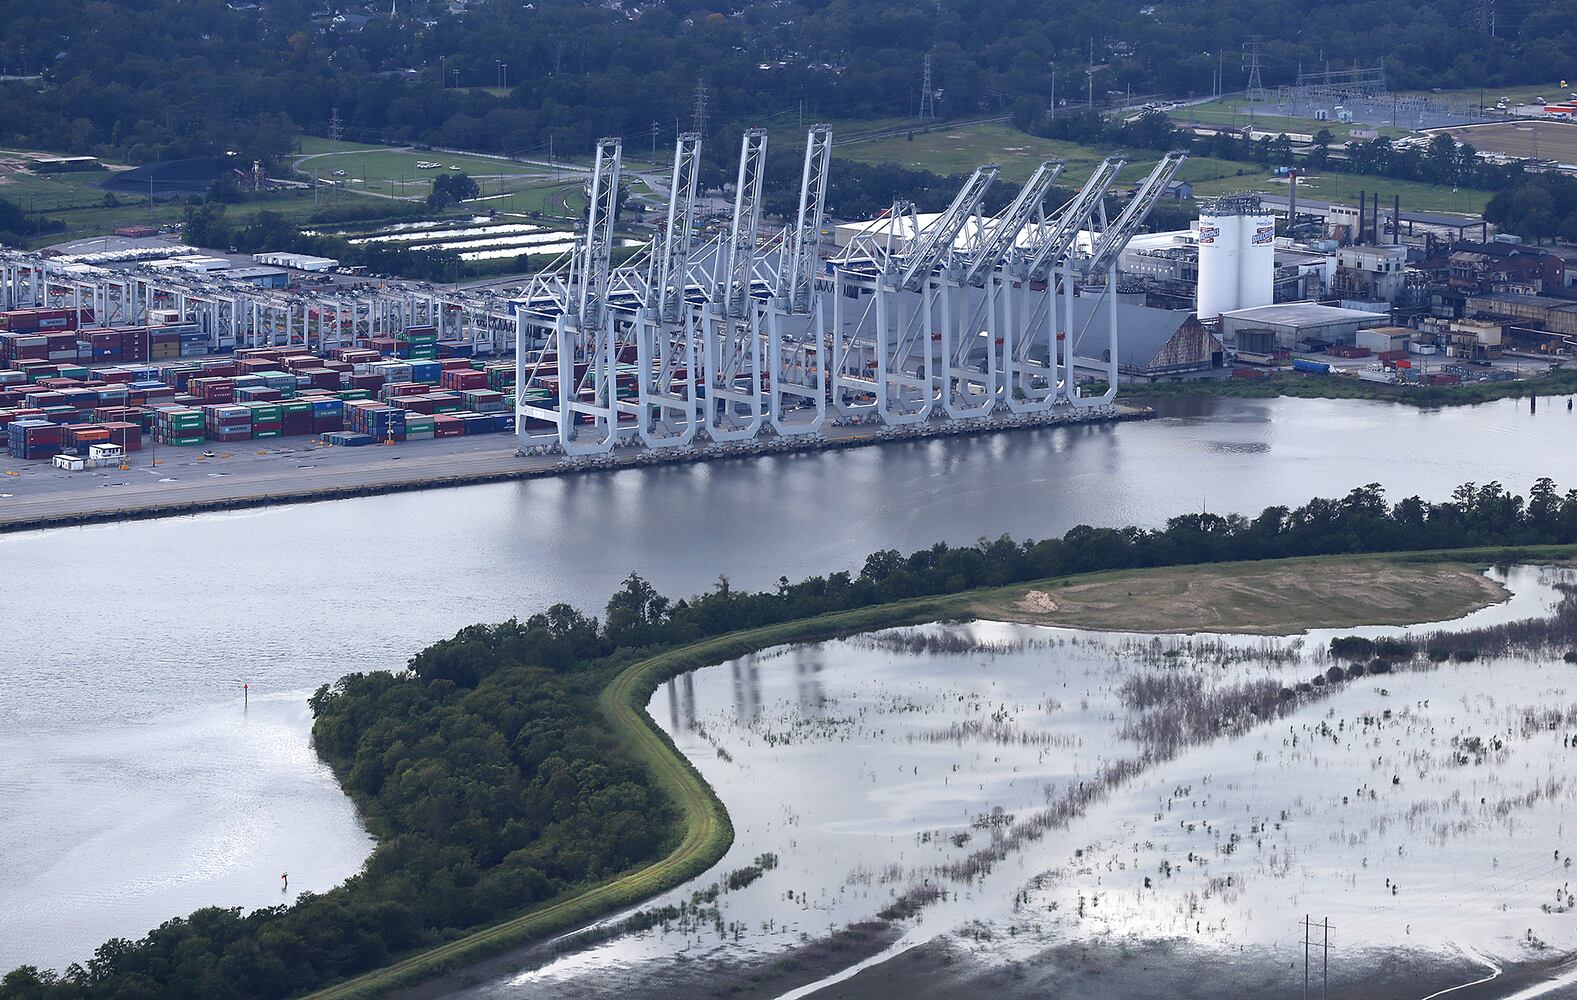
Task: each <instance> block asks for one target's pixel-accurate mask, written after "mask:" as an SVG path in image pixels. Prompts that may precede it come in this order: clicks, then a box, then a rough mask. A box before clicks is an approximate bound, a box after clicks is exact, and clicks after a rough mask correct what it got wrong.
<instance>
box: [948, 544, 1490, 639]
mask: <svg viewBox="0 0 1577 1000" xmlns="http://www.w3.org/2000/svg"><path fill="white" fill-rule="evenodd" d="M1016 593H1017V596H1013V594H1009V595H1005V596H1004V597H1000V598H996V599H994V600H988V601H982V602H981V603H980V604H979V605H978V606H977V610H978V613H979V615H980V617H982V618H993V619H995V618H1006V619H1009V620H1012V621H1025V622H1030V623H1031V624H1037V625H1066V626H1072V627H1078V628H1092V629H1100V630H1105V631H1130V632H1132V631H1139V632H1201V631H1232V632H1250V633H1257V634H1265V635H1285V634H1287V633H1288V632H1295V631H1300V630H1302V629H1307V628H1347V627H1350V626H1356V625H1411V624H1415V623H1417V622H1421V621H1445V620H1448V619H1452V618H1459V617H1461V616H1462V615H1465V614H1467V613H1468V612H1469V611H1474V610H1477V609H1478V608H1481V607H1486V606H1488V605H1490V604H1493V603H1495V602H1497V601H1500V600H1503V599H1505V598H1506V597H1507V596H1508V595H1507V593H1506V590H1505V588H1503V587H1501V586H1500V585H1499V584H1497V583H1494V582H1492V581H1490V580H1488V579H1486V578H1485V577H1483V576H1482V575H1480V574H1479V573H1478V572H1477V571H1476V570H1474V569H1473V568H1472V567H1470V566H1467V565H1465V564H1461V563H1433V564H1430V565H1419V564H1406V563H1396V562H1392V561H1390V560H1386V559H1372V558H1369V559H1311V560H1293V561H1288V562H1273V563H1232V564H1228V565H1225V566H1188V567H1182V568H1177V569H1157V570H1139V571H1134V572H1123V573H1100V574H1096V575H1093V576H1089V577H1082V578H1075V579H1072V580H1065V581H1061V582H1060V583H1059V585H1058V586H1054V587H1047V588H1044V589H1039V588H1035V587H1029V588H1023V589H1021V590H1019V591H1017V592H1016Z"/></svg>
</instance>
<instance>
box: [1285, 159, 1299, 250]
mask: <svg viewBox="0 0 1577 1000" xmlns="http://www.w3.org/2000/svg"><path fill="white" fill-rule="evenodd" d="M1297 224H1298V171H1297V170H1291V171H1288V182H1287V235H1288V236H1291V235H1292V227H1293V226H1296V225H1297Z"/></svg>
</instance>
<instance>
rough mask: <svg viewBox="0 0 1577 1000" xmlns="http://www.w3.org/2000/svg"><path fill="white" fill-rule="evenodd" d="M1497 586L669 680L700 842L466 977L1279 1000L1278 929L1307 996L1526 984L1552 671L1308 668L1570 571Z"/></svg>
mask: <svg viewBox="0 0 1577 1000" xmlns="http://www.w3.org/2000/svg"><path fill="white" fill-rule="evenodd" d="M1497 578H1498V579H1500V580H1501V581H1503V582H1504V583H1505V585H1506V586H1507V587H1508V589H1509V590H1510V591H1511V594H1512V596H1511V597H1510V599H1509V600H1507V601H1504V602H1502V603H1500V604H1498V605H1495V606H1493V607H1490V608H1487V609H1485V610H1483V611H1480V612H1477V613H1474V614H1471V615H1468V616H1466V617H1465V618H1463V619H1461V620H1459V621H1456V622H1451V623H1444V624H1433V625H1420V626H1416V627H1414V628H1412V629H1394V628H1383V627H1371V628H1360V629H1343V630H1331V631H1318V632H1310V633H1308V634H1306V635H1302V636H1297V637H1290V638H1281V639H1267V638H1263V637H1253V638H1249V637H1238V636H1214V635H1194V636H1150V635H1140V634H1109V633H1107V634H1102V633H1090V632H1082V631H1078V630H1069V629H1055V628H1045V627H1034V626H1022V625H1013V624H1003V623H990V622H981V623H970V624H937V625H932V626H927V627H922V628H913V629H900V630H892V631H886V632H881V633H876V634H872V635H866V636H858V637H854V638H850V639H847V640H843V641H838V642H829V643H822V644H815V645H809V646H799V647H789V648H778V649H772V650H767V651H764V652H762V653H759V654H757V655H754V656H749V657H744V658H742V659H739V660H735V661H731V662H728V663H723V664H719V665H716V666H713V667H708V668H705V669H702V670H699V671H696V672H694V673H692V674H688V675H685V676H682V677H680V678H677V679H675V680H674V681H673V682H672V683H670V684H669V685H668V686H666V687H665V688H662V689H659V691H658V692H657V693H656V695H655V696H654V698H653V700H652V702H651V704H650V706H649V708H650V712H651V714H652V716H653V718H654V719H655V720H656V721H657V722H658V723H659V724H660V725H661V726H662V727H663V728H664V729H665V730H666V731H667V732H668V733H669V734H670V735H671V736H672V738H673V740H674V742H675V744H676V745H677V746H678V747H679V749H680V750H681V751H682V752H683V753H685V754H686V755H687V756H688V757H689V758H690V759H691V760H692V761H693V762H695V764H696V766H697V767H698V768H699V769H700V771H701V772H702V774H703V775H704V776H705V777H706V778H707V780H708V781H709V782H711V783H712V785H713V787H714V788H715V789H716V791H717V793H718V795H719V797H720V798H721V799H722V801H723V802H724V804H725V805H726V806H727V808H728V811H729V815H730V817H731V819H732V820H733V823H734V828H735V833H736V839H735V842H734V844H733V846H732V847H731V849H730V850H729V852H728V854H727V855H726V856H725V858H724V859H723V860H722V862H720V863H719V864H718V865H717V866H715V867H714V868H713V869H712V870H711V871H709V872H707V873H706V874H705V875H703V876H702V877H700V878H698V879H696V880H695V881H694V882H692V883H691V884H689V885H686V886H683V887H681V888H680V889H678V890H676V891H674V892H672V893H669V894H668V895H666V896H664V897H661V898H659V899H657V900H654V901H653V902H651V903H649V904H647V905H646V906H644V907H642V910H641V913H640V915H639V916H637V917H636V918H635V919H634V920H633V921H632V920H630V916H629V915H628V914H625V915H621V916H620V917H618V918H615V919H614V920H611V921H609V922H608V923H607V924H605V925H603V927H601V928H598V929H594V931H593V932H592V933H591V934H589V935H586V936H585V937H583V938H579V939H568V940H564V941H561V942H559V943H558V944H557V945H556V950H557V951H558V952H559V953H558V954H548V953H547V952H546V951H545V950H539V952H538V954H537V955H536V956H534V958H533V961H532V962H531V963H530V964H531V967H530V968H528V969H527V970H526V971H524V972H512V973H510V974H508V975H501V976H499V977H498V978H496V979H494V980H493V981H491V982H487V983H485V984H483V985H481V986H476V987H471V988H469V989H468V991H467V992H468V994H469V995H473V996H497V997H503V996H555V997H557V996H571V997H573V996H602V995H608V994H609V991H610V990H615V991H616V992H618V993H619V994H620V995H628V996H659V995H703V996H706V995H742V996H783V995H787V996H801V995H810V994H812V993H817V992H821V991H825V992H824V995H827V996H872V997H878V996H896V995H906V996H907V995H915V996H951V995H957V994H958V993H960V992H961V991H966V990H970V989H974V988H987V989H990V990H991V991H992V992H993V995H1008V996H1045V995H1079V996H1144V995H1152V991H1154V993H1153V995H1157V996H1160V995H1173V996H1176V995H1200V996H1205V995H1217V996H1219V995H1235V996H1266V997H1270V996H1278V997H1279V996H1286V995H1290V994H1289V991H1293V990H1295V989H1297V988H1301V984H1302V982H1303V969H1304V964H1303V963H1304V954H1305V944H1304V941H1305V934H1306V931H1305V928H1304V926H1303V924H1302V923H1301V922H1302V921H1304V920H1305V918H1308V919H1310V920H1311V921H1312V925H1313V926H1312V930H1310V931H1308V932H1307V934H1308V936H1309V940H1311V941H1312V942H1313V945H1311V947H1310V955H1311V965H1310V968H1311V974H1312V977H1313V978H1312V983H1313V985H1314V987H1315V988H1316V989H1317V988H1319V987H1320V985H1321V975H1322V971H1324V970H1326V969H1328V972H1327V973H1326V974H1327V975H1328V977H1329V987H1330V989H1331V990H1332V991H1333V992H1332V995H1359V993H1361V995H1366V996H1375V997H1390V996H1395V997H1418V998H1422V997H1425V996H1428V995H1430V994H1431V993H1434V992H1435V991H1438V990H1442V989H1447V988H1450V987H1452V986H1458V985H1462V984H1465V983H1469V982H1473V981H1475V980H1480V979H1484V980H1488V981H1489V982H1488V983H1487V984H1486V985H1485V987H1481V989H1485V988H1487V989H1488V990H1489V992H1488V993H1485V994H1481V995H1493V996H1510V995H1512V994H1513V993H1517V991H1519V990H1522V991H1525V990H1528V989H1534V988H1536V984H1537V983H1539V982H1542V981H1543V980H1545V979H1547V978H1548V977H1549V976H1550V975H1557V976H1558V975H1559V971H1560V967H1561V962H1562V961H1563V959H1564V957H1567V956H1570V955H1572V954H1573V953H1574V952H1577V870H1574V865H1577V863H1574V862H1573V861H1572V860H1571V853H1572V852H1577V824H1574V823H1573V822H1572V821H1573V820H1577V812H1574V808H1577V767H1574V766H1573V765H1574V764H1577V665H1573V664H1568V663H1566V662H1564V661H1563V659H1562V656H1561V651H1558V650H1550V649H1546V650H1540V651H1536V652H1517V653H1514V654H1510V655H1498V656H1495V657H1493V658H1482V657H1481V658H1478V659H1474V660H1471V661H1468V660H1465V659H1463V658H1460V657H1459V658H1457V659H1452V658H1449V657H1448V658H1446V659H1445V661H1444V662H1440V663H1431V662H1430V661H1429V660H1428V658H1427V657H1425V656H1422V655H1420V656H1416V657H1414V658H1413V659H1412V660H1411V661H1409V662H1398V663H1395V664H1389V663H1388V664H1384V665H1381V666H1380V668H1379V669H1381V670H1383V671H1384V672H1374V670H1375V666H1376V665H1375V664H1374V663H1373V662H1372V661H1369V662H1368V664H1367V666H1366V665H1365V661H1363V660H1340V659H1335V658H1333V657H1332V656H1331V654H1330V653H1329V651H1328V650H1329V643H1330V639H1331V638H1333V637H1335V636H1338V635H1362V636H1367V637H1370V638H1378V637H1385V636H1394V635H1401V634H1410V635H1412V636H1414V637H1422V636H1426V635H1429V634H1457V633H1462V632H1464V631H1466V630H1474V629H1483V628H1485V627H1490V626H1495V625H1498V624H1501V623H1506V622H1513V621H1518V620H1523V619H1529V618H1539V617H1548V616H1550V615H1551V614H1552V613H1553V612H1554V611H1555V609H1556V608H1557V606H1558V605H1559V604H1560V602H1561V601H1562V599H1563V597H1564V596H1565V594H1566V592H1567V591H1566V590H1565V589H1563V588H1566V587H1570V586H1571V585H1572V584H1574V583H1577V576H1573V575H1572V574H1570V573H1569V572H1567V571H1557V570H1541V569H1536V568H1516V569H1512V570H1509V571H1506V572H1504V573H1501V574H1498V575H1497ZM1315 676H1319V677H1320V679H1321V683H1319V684H1318V685H1316V684H1315V683H1314V682H1313V678H1314V677H1315ZM1327 677H1329V678H1331V679H1329V680H1327ZM1327 921H1328V926H1327V923H1326V922H1327ZM1327 941H1328V942H1329V945H1330V947H1329V951H1328V952H1326V951H1325V950H1324V945H1325V944H1326V942H1327ZM1327 957H1328V960H1329V964H1328V966H1327V965H1325V964H1323V963H1322V958H1327ZM1552 969H1553V970H1555V971H1554V972H1553V973H1551V972H1550V971H1549V970H1552ZM1518 995H1525V996H1533V995H1540V994H1538V993H1536V992H1523V993H1519V994H1518ZM1551 995H1554V994H1551Z"/></svg>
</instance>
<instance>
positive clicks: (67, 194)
mask: <svg viewBox="0 0 1577 1000" xmlns="http://www.w3.org/2000/svg"><path fill="white" fill-rule="evenodd" d="M106 176H108V174H107V173H105V172H104V171H86V172H82V173H66V174H31V173H28V172H26V171H22V170H16V169H12V168H10V167H6V166H3V165H0V198H5V199H7V200H8V201H11V202H14V203H15V204H17V205H18V206H20V207H21V208H23V209H24V210H26V211H27V212H29V213H35V212H36V213H39V214H42V215H45V216H47V217H48V218H51V219H58V220H59V221H61V222H63V223H65V225H66V229H65V231H64V232H60V233H48V234H46V235H44V236H41V237H39V238H37V239H35V240H33V241H32V243H33V244H34V245H48V244H52V243H64V242H66V241H68V240H73V239H80V238H81V237H84V236H96V235H99V234H102V233H107V232H111V231H113V230H114V229H115V228H116V227H118V226H130V225H152V226H161V225H171V224H175V223H179V222H180V221H181V220H182V219H184V218H185V216H186V205H185V204H184V203H183V202H181V201H180V200H178V199H162V200H156V201H154V202H153V203H152V204H149V202H148V199H147V198H143V197H138V196H137V195H135V194H126V193H124V192H117V193H116V194H115V196H114V199H113V200H114V202H115V204H110V203H107V202H106V200H105V196H106V194H107V192H105V191H104V190H103V189H102V188H100V187H98V186H97V185H98V182H99V181H102V180H103V179H104V178H105V177H106ZM345 197H347V198H350V199H354V200H355V201H365V200H366V199H364V198H363V197H361V196H360V195H353V194H346V195H345ZM316 207H317V206H315V205H314V204H313V200H312V194H311V192H309V191H299V190H283V191H275V192H272V193H270V194H267V195H265V196H263V197H261V198H258V199H256V200H252V201H246V202H242V203H240V204H235V205H227V206H226V209H225V210H226V213H227V214H228V215H229V216H230V217H231V218H241V219H244V218H248V217H250V216H252V215H255V214H257V213H258V212H277V213H279V214H280V215H283V216H286V217H287V218H291V219H296V220H300V221H305V220H306V219H307V217H308V216H310V215H311V214H312V213H313V211H315V210H316Z"/></svg>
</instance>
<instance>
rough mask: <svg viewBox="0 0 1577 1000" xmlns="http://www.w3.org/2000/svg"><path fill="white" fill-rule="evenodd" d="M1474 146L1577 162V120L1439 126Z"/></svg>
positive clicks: (1509, 153) (1498, 151) (1453, 136)
mask: <svg viewBox="0 0 1577 1000" xmlns="http://www.w3.org/2000/svg"><path fill="white" fill-rule="evenodd" d="M1435 131H1437V132H1444V133H1446V134H1447V135H1449V136H1451V137H1452V138H1454V139H1456V140H1457V141H1458V142H1466V143H1471V144H1472V145H1473V148H1475V149H1478V150H1482V151H1488V152H1494V153H1504V154H1505V155H1507V156H1536V157H1541V158H1543V159H1546V160H1558V161H1560V162H1561V163H1577V122H1560V121H1520V122H1495V123H1493V124H1490V125H1463V126H1460V127H1457V128H1443V129H1436V130H1435Z"/></svg>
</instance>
